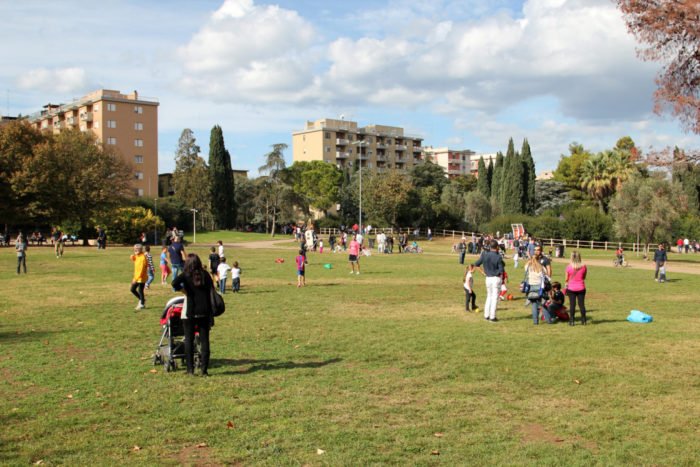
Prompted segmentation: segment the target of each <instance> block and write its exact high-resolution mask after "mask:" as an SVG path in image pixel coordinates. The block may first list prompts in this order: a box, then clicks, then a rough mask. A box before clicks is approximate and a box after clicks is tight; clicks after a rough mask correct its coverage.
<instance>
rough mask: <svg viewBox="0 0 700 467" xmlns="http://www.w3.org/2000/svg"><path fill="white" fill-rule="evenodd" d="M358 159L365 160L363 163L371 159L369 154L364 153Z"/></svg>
mask: <svg viewBox="0 0 700 467" xmlns="http://www.w3.org/2000/svg"><path fill="white" fill-rule="evenodd" d="M358 158H359V159H361V160H363V161H366V160H367V159H369V156H368V155H367V154H364V153H363V154H359V155H358Z"/></svg>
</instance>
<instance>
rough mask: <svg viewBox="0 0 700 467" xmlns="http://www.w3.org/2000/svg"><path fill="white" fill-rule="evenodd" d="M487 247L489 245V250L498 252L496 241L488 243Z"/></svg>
mask: <svg viewBox="0 0 700 467" xmlns="http://www.w3.org/2000/svg"><path fill="white" fill-rule="evenodd" d="M489 245H491V250H493V251H498V241H497V240H491V242H489Z"/></svg>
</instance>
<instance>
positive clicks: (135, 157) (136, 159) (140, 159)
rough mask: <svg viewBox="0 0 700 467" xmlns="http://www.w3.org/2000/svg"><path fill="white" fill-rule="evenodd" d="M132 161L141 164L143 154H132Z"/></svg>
mask: <svg viewBox="0 0 700 467" xmlns="http://www.w3.org/2000/svg"><path fill="white" fill-rule="evenodd" d="M134 162H135V163H136V164H143V156H134Z"/></svg>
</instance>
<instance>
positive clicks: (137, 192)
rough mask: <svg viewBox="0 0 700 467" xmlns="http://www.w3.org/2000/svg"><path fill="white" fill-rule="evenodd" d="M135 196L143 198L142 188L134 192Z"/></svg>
mask: <svg viewBox="0 0 700 467" xmlns="http://www.w3.org/2000/svg"><path fill="white" fill-rule="evenodd" d="M136 196H143V188H139V189H138V190H136Z"/></svg>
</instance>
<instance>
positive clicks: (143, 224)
mask: <svg viewBox="0 0 700 467" xmlns="http://www.w3.org/2000/svg"><path fill="white" fill-rule="evenodd" d="M98 224H99V225H103V226H105V232H106V233H107V238H108V239H109V241H110V242H114V243H136V241H137V240H138V238H139V236H140V235H141V232H146V233H148V232H153V229H154V228H155V229H158V230H159V231H163V229H164V228H165V223H164V222H163V220H162V219H161V218H160V217H156V216H154V215H153V212H152V211H151V210H150V209H145V208H142V207H140V206H132V207H124V208H117V209H115V210H114V211H112V212H111V213H109V214H108V215H106V216H105V219H104V220H102V221H99V222H98Z"/></svg>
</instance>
